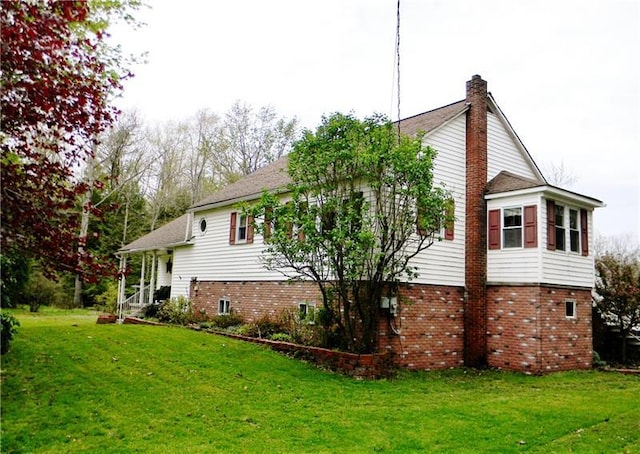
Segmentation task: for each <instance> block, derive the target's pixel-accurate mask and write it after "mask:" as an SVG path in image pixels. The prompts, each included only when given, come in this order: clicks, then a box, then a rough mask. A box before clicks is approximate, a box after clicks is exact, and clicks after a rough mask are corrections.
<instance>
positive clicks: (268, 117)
mask: <svg viewBox="0 0 640 454" xmlns="http://www.w3.org/2000/svg"><path fill="white" fill-rule="evenodd" d="M296 127H297V120H296V119H295V118H294V119H292V120H287V119H285V118H284V117H283V118H278V117H277V115H276V112H275V110H274V109H273V108H272V107H262V108H260V109H258V112H257V113H254V111H253V108H252V107H251V106H249V105H248V104H245V103H241V102H240V101H236V102H234V103H233V105H232V106H231V108H230V109H229V111H228V112H227V114H226V116H225V135H226V140H227V142H228V147H229V150H228V152H227V153H226V155H224V158H225V159H223V160H221V161H220V163H219V164H220V168H221V171H222V172H223V173H224V174H225V176H226V179H227V180H231V179H233V176H236V177H237V176H241V175H248V174H250V173H252V172H255V171H256V170H258V169H259V168H260V167H262V166H264V165H265V164H267V163H269V162H272V161H275V160H276V159H278V158H280V157H281V156H282V155H284V154H285V153H286V152H287V151H288V150H289V148H290V146H291V143H292V141H293V139H294V138H295V135H296Z"/></svg>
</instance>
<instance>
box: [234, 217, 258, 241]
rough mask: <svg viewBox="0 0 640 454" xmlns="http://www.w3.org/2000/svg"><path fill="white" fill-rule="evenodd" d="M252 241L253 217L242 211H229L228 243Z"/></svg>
mask: <svg viewBox="0 0 640 454" xmlns="http://www.w3.org/2000/svg"><path fill="white" fill-rule="evenodd" d="M242 243H253V217H252V216H247V215H245V214H243V213H235V212H234V213H231V219H230V221H229V244H242Z"/></svg>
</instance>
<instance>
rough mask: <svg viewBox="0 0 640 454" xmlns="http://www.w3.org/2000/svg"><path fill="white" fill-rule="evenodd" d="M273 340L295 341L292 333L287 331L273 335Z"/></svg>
mask: <svg viewBox="0 0 640 454" xmlns="http://www.w3.org/2000/svg"><path fill="white" fill-rule="evenodd" d="M271 340H274V341H280V342H293V338H292V337H291V335H290V334H287V333H275V334H274V335H273V336H271Z"/></svg>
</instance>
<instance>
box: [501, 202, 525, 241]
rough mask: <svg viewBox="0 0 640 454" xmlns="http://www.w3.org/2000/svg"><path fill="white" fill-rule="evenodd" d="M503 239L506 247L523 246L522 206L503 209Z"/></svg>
mask: <svg viewBox="0 0 640 454" xmlns="http://www.w3.org/2000/svg"><path fill="white" fill-rule="evenodd" d="M502 215H503V226H504V227H503V229H502V241H503V247H504V248H510V247H522V208H521V207H516V208H505V209H504V210H503V211H502Z"/></svg>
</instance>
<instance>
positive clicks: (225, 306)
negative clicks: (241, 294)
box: [218, 296, 231, 315]
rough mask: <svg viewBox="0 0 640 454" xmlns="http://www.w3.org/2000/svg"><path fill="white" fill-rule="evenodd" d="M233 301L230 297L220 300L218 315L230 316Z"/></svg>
mask: <svg viewBox="0 0 640 454" xmlns="http://www.w3.org/2000/svg"><path fill="white" fill-rule="evenodd" d="M230 305H231V301H230V300H229V298H228V297H226V296H225V297H223V298H220V299H219V300H218V315H229V314H230V313H231V308H230Z"/></svg>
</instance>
